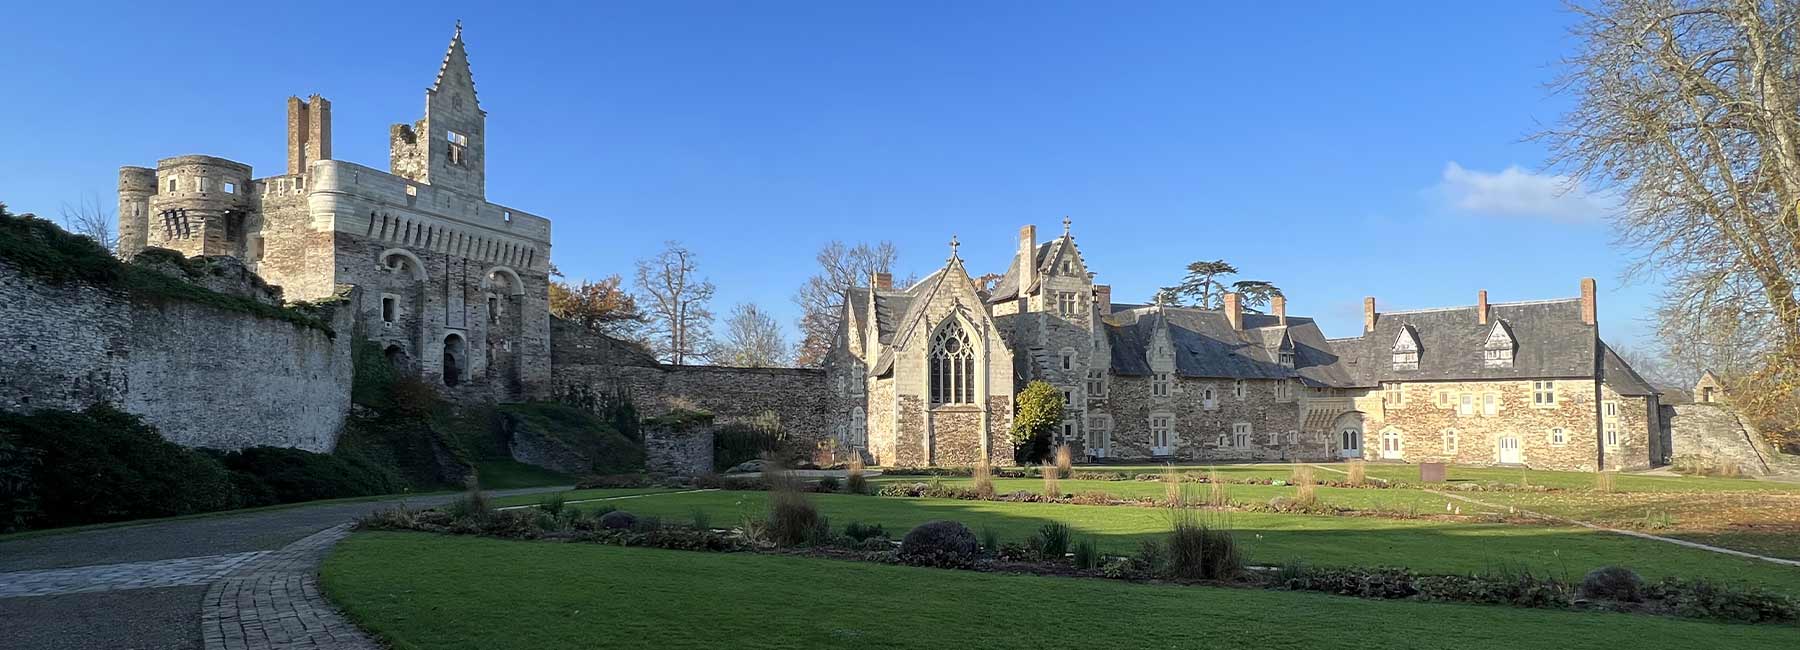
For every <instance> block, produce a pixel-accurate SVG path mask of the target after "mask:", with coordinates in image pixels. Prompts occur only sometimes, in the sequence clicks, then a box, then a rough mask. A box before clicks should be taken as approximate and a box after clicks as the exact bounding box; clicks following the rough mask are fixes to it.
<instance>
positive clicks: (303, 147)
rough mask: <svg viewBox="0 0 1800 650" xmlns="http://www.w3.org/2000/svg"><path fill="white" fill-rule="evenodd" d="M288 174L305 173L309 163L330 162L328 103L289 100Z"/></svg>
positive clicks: (312, 99)
mask: <svg viewBox="0 0 1800 650" xmlns="http://www.w3.org/2000/svg"><path fill="white" fill-rule="evenodd" d="M287 134H288V148H287V173H289V174H304V173H306V166H307V164H309V163H312V162H314V161H318V160H331V100H328V99H325V98H324V97H320V96H318V95H313V96H312V97H309V98H307V99H304V100H302V99H300V98H299V97H289V98H288V118H287Z"/></svg>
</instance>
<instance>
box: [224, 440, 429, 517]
mask: <svg viewBox="0 0 1800 650" xmlns="http://www.w3.org/2000/svg"><path fill="white" fill-rule="evenodd" d="M213 453H215V454H218V452H213ZM218 459H219V462H221V463H223V464H224V465H225V468H226V469H229V470H231V471H233V472H236V473H238V474H242V475H246V476H248V477H250V478H251V479H253V480H254V482H255V483H257V484H260V485H261V486H263V487H266V488H267V489H266V490H261V489H259V490H257V492H258V494H257V495H256V498H255V499H254V500H253V499H251V498H250V495H246V498H245V503H244V505H267V504H270V503H297V502H301V501H316V500H319V499H340V498H344V497H359V496H370V495H376V494H392V493H395V492H399V491H400V487H401V485H400V480H399V477H397V476H395V475H394V474H393V473H391V472H389V471H387V470H386V469H383V468H381V467H377V466H375V465H374V464H372V463H369V462H367V461H363V460H362V459H361V458H358V457H354V456H348V457H340V456H336V455H332V454H316V453H313V452H310V451H303V450H300V449H288V448H284V447H247V448H245V449H241V450H238V451H233V452H226V453H223V454H218ZM238 485H239V487H240V488H243V487H246V482H245V481H240V482H239V484H238ZM265 498H266V499H268V500H267V501H263V500H262V499H265Z"/></svg>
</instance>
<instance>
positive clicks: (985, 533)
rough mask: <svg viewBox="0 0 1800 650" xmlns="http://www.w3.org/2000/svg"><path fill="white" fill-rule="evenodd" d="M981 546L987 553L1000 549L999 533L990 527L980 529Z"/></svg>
mask: <svg viewBox="0 0 1800 650" xmlns="http://www.w3.org/2000/svg"><path fill="white" fill-rule="evenodd" d="M981 548H982V549H983V550H986V551H987V552H988V553H989V554H993V553H995V552H998V551H999V550H1000V533H999V532H997V531H995V530H994V529H992V528H983V529H981Z"/></svg>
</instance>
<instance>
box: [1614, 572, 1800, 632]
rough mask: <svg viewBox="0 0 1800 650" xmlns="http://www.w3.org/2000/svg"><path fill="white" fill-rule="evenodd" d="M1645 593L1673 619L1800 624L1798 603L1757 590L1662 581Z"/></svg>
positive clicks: (1785, 597) (1709, 583)
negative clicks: (1670, 613)
mask: <svg viewBox="0 0 1800 650" xmlns="http://www.w3.org/2000/svg"><path fill="white" fill-rule="evenodd" d="M1645 591H1646V596H1648V597H1650V598H1656V599H1660V600H1663V601H1664V602H1665V604H1667V605H1668V606H1669V607H1670V608H1671V609H1672V610H1673V611H1674V612H1675V615H1676V616H1685V617H1688V618H1710V619H1717V620H1722V621H1735V622H1740V623H1793V622H1795V621H1800V601H1796V600H1795V599H1794V598H1793V597H1791V596H1787V595H1785V594H1779V593H1775V592H1773V591H1769V590H1767V589H1763V588H1761V587H1752V586H1747V585H1736V586H1734V585H1724V584H1719V583H1717V582H1713V581H1711V580H1705V579H1700V580H1679V579H1676V578H1664V579H1662V580H1661V581H1658V582H1656V583H1654V584H1652V585H1650V586H1649V587H1648V588H1647V589H1646V590H1645Z"/></svg>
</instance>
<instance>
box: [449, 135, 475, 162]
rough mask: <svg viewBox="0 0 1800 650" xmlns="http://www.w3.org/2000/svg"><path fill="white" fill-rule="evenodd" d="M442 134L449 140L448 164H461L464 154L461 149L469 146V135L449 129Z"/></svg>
mask: <svg viewBox="0 0 1800 650" xmlns="http://www.w3.org/2000/svg"><path fill="white" fill-rule="evenodd" d="M444 135H445V139H446V140H449V142H450V164H452V165H461V164H463V158H464V155H465V154H464V153H463V151H464V150H465V149H468V147H469V136H466V135H463V134H461V133H457V132H455V131H449V130H446V131H445V132H444Z"/></svg>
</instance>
